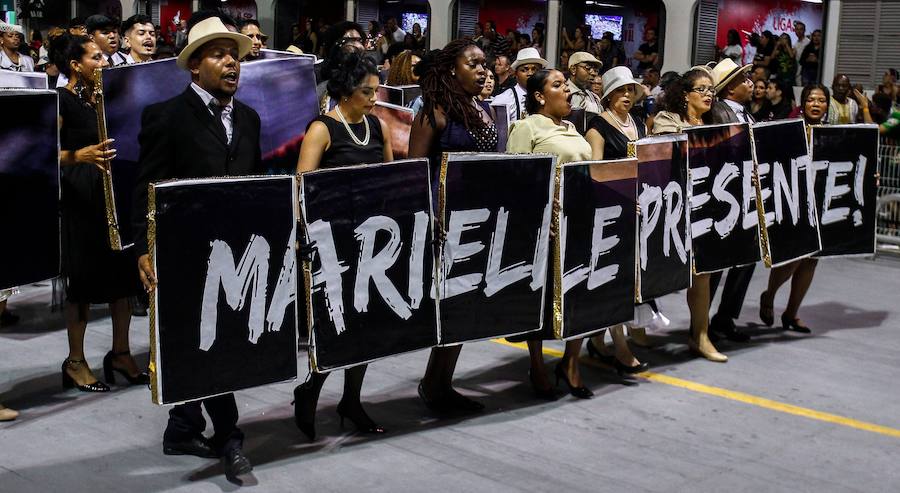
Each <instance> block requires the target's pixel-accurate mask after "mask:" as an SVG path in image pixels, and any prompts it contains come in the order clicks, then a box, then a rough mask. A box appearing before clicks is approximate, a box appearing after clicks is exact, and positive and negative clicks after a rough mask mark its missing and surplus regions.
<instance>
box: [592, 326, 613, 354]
mask: <svg viewBox="0 0 900 493" xmlns="http://www.w3.org/2000/svg"><path fill="white" fill-rule="evenodd" d="M591 345H592V346H594V348H595V349H596V350H597V352H598V353H600V354H602V355H604V356H609V355H610V353H609V350H608V349H607V348H606V331H605V330H601V331H600V332H597V335H595V336H593V337H591Z"/></svg>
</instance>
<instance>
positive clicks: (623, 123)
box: [609, 111, 631, 128]
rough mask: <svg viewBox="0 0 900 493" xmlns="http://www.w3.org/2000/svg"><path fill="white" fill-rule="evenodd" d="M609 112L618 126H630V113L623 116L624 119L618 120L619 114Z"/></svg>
mask: <svg viewBox="0 0 900 493" xmlns="http://www.w3.org/2000/svg"><path fill="white" fill-rule="evenodd" d="M609 114H610V115H612V117H613V119H614V120H615V121H616V123H618V124H619V127H620V128H626V127H630V126H631V115H630V114H629V115H626V116H625V121H622V120H619V115H617V114H616V112H615V111H610V112H609Z"/></svg>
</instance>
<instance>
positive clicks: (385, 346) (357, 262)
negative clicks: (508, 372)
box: [301, 159, 438, 371]
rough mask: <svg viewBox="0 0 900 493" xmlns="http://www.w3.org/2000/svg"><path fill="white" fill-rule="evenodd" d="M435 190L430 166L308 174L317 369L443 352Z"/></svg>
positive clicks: (305, 199)
mask: <svg viewBox="0 0 900 493" xmlns="http://www.w3.org/2000/svg"><path fill="white" fill-rule="evenodd" d="M429 184H430V180H429V173H428V161H427V160H426V159H419V160H409V161H398V162H392V163H385V164H377V165H363V166H348V167H344V168H335V169H324V170H319V171H314V172H310V173H304V174H303V175H302V177H301V188H302V192H301V193H302V204H303V219H304V230H305V231H306V236H307V238H308V240H309V241H314V242H315V245H316V255H315V258H314V260H313V262H312V266H311V271H312V286H311V289H309V290H307V294H306V296H307V297H309V299H310V304H311V307H312V312H311V313H310V314H309V318H310V323H311V325H312V331H311V333H312V336H311V341H310V346H311V361H312V363H313V367H314V368H315V369H316V370H318V371H326V370H334V369H337V368H342V367H347V366H353V365H355V364H359V363H365V362H367V361H371V360H375V359H378V358H383V357H385V356H390V355H395V354H400V353H405V352H408V351H414V350H417V349H423V348H427V347H431V346H434V345H435V344H437V342H438V336H437V325H436V321H437V309H436V304H435V301H434V298H433V294H432V286H433V282H432V280H433V278H434V276H433V272H434V253H433V248H432V244H433V242H432V232H431V221H432V213H431V190H430V185H429Z"/></svg>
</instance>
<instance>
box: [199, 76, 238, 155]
mask: <svg viewBox="0 0 900 493" xmlns="http://www.w3.org/2000/svg"><path fill="white" fill-rule="evenodd" d="M191 89H193V90H194V92H196V93H197V95H198V96H200V99H202V100H203V104H204V105H205V106H206V109H207V111H209V114H210V115H213V116H216V115H215V113H213V110H212V109H211V108H210V107H209V103H210V102H212V101H216V104H219V102H218V100H216V98H215V97H214V96H213V95H212V94H210V93H208V92H206V90H204V89H203V88H202V87H200V86H198V85H197V84H195V83H193V82H191ZM233 111H234V98H231V101H228V104H227V105H225V106H223V107H222V125H223V126H224V127H225V136H226V137H227V138H228V143H229V144H231V134H232V132H233V128H234V127H233V125H232V121H231V115H232V112H233Z"/></svg>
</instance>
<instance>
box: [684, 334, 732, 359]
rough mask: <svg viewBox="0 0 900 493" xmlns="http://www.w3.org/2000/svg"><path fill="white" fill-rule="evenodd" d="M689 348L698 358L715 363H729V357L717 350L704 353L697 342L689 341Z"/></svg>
mask: <svg viewBox="0 0 900 493" xmlns="http://www.w3.org/2000/svg"><path fill="white" fill-rule="evenodd" d="M688 347H689V348H691V351H693V352H694V353H695V354H697V355H698V356H702V357H704V358H706V359H708V360H710V361H713V362H715V363H725V362H726V361H728V356H725V355H724V354H722V353H720V352H718V351H716V349H715V348H713V350H712V351H704V350H702V349H700V345H699V344H697V342H695V341H694V340H693V339H688Z"/></svg>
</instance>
